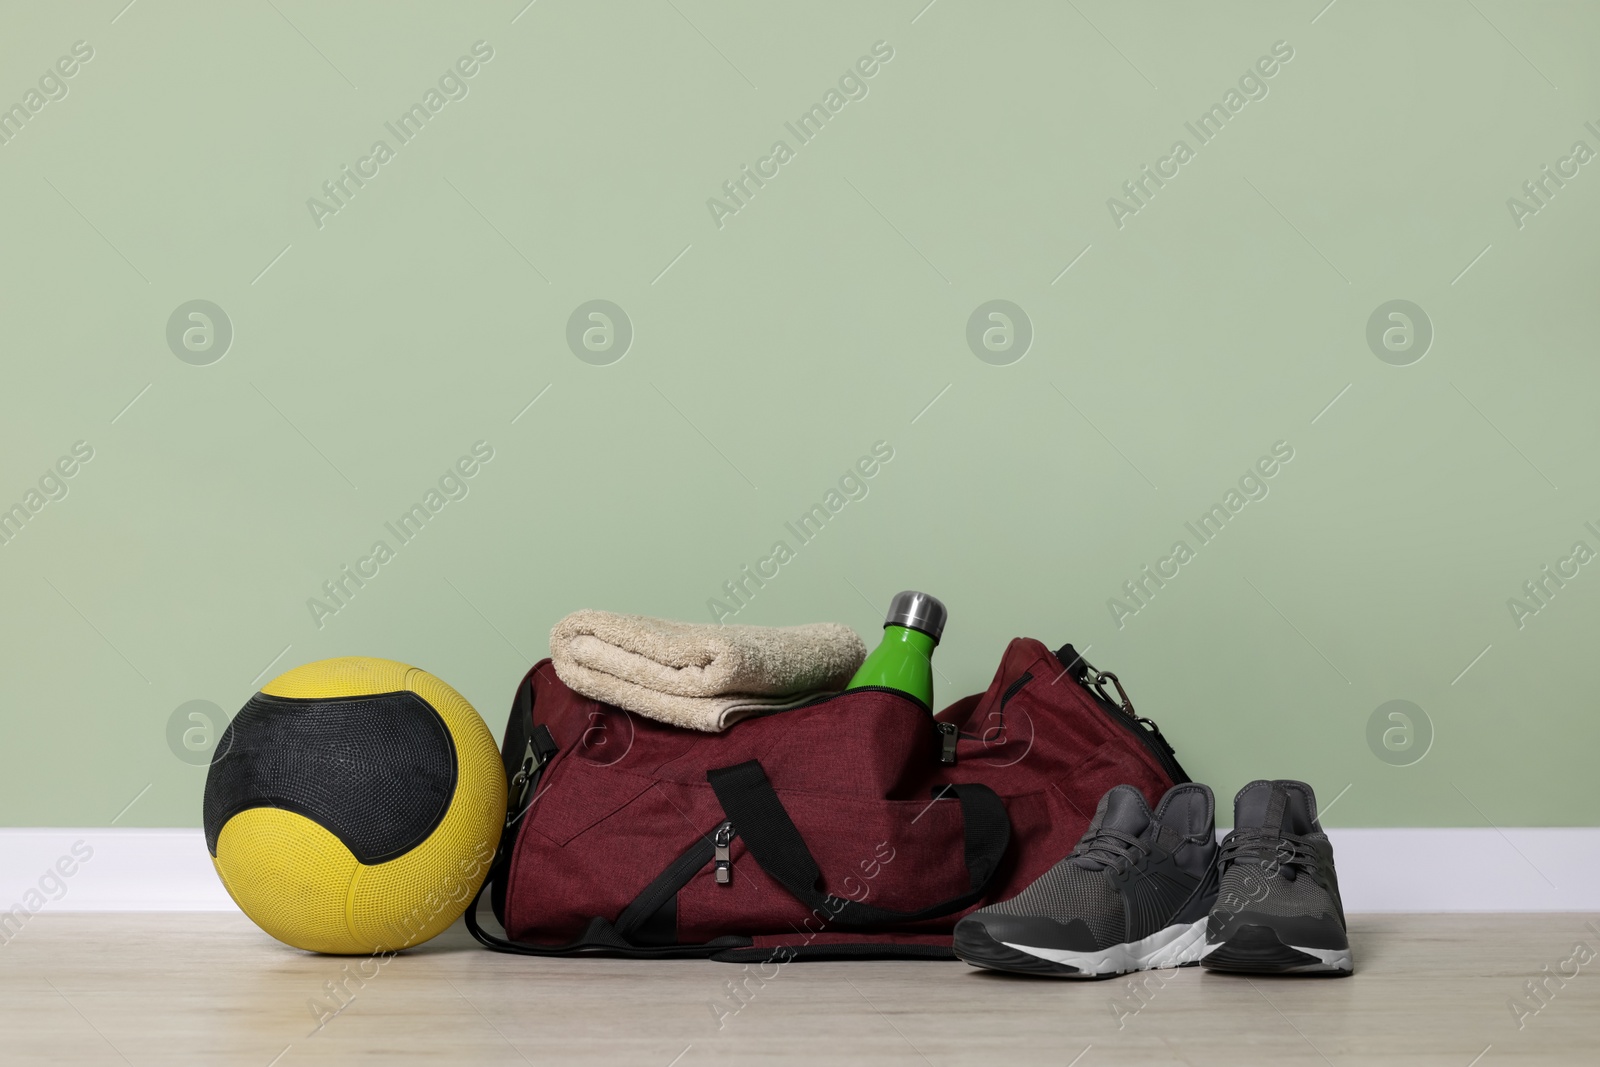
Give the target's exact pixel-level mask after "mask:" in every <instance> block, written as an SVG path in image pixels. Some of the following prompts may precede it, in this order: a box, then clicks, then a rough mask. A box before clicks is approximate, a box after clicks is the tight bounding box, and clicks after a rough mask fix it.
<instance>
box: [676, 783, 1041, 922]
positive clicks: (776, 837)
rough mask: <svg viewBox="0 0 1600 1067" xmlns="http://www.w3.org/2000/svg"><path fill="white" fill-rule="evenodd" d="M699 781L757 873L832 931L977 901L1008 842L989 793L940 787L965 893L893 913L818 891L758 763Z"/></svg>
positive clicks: (980, 788) (926, 915)
mask: <svg viewBox="0 0 1600 1067" xmlns="http://www.w3.org/2000/svg"><path fill="white" fill-rule="evenodd" d="M706 778H707V780H709V781H710V783H711V789H712V791H713V792H715V793H716V794H717V799H718V800H719V801H721V803H722V810H723V811H724V812H725V813H726V814H727V816H728V819H729V821H730V822H732V823H733V825H734V829H735V830H736V831H737V832H738V834H739V837H740V838H741V839H742V840H743V841H744V844H745V848H746V849H748V850H749V852H750V855H751V856H752V857H753V858H754V859H755V861H756V863H758V864H760V866H761V869H762V870H763V871H766V872H767V874H768V875H770V876H771V877H772V878H773V880H775V881H776V882H777V883H778V884H779V885H781V886H783V887H784V888H785V889H787V890H788V891H789V892H790V893H792V894H793V895H794V897H795V898H796V899H797V900H799V901H800V902H801V903H803V904H805V905H807V906H809V907H811V908H814V909H822V910H825V911H826V912H827V914H828V915H829V916H830V917H831V918H830V920H829V921H830V922H833V923H836V924H838V925H840V926H883V925H893V924H897V923H909V922H917V921H918V920H921V919H932V918H936V917H937V916H940V915H949V914H950V913H951V912H955V911H960V910H961V909H962V908H965V907H967V906H968V905H969V904H973V903H976V902H977V901H978V899H979V898H980V897H982V896H983V894H984V891H985V890H986V889H988V887H989V880H990V879H991V878H993V877H994V873H995V870H996V869H997V868H998V867H999V866H1000V859H1001V857H1002V856H1004V855H1005V851H1006V847H1007V846H1008V845H1009V844H1010V842H1011V820H1010V819H1009V818H1008V817H1007V816H1006V806H1005V803H1004V802H1003V801H1002V800H1001V799H1000V797H999V796H998V795H997V794H996V793H995V791H994V790H992V789H990V788H989V787H988V786H984V785H977V784H967V785H951V786H946V787H945V795H953V796H955V797H956V798H957V799H958V800H959V801H960V802H961V816H962V819H963V821H964V826H963V831H964V834H965V838H966V846H965V850H964V851H965V859H966V865H967V880H968V889H967V892H965V893H963V894H961V895H960V896H957V897H951V898H950V899H949V900H943V901H940V902H939V903H937V904H932V905H929V906H928V907H926V908H922V909H920V910H918V911H893V910H891V909H889V908H880V907H878V906H876V905H874V904H863V903H860V902H859V901H854V900H848V899H846V898H843V897H836V896H834V895H832V894H831V893H824V892H822V890H821V889H819V888H818V886H819V885H820V884H821V882H822V870H821V868H819V867H818V866H817V861H816V859H815V858H814V857H813V856H812V855H811V850H810V849H809V848H807V847H806V842H805V839H804V838H803V837H801V836H800V831H799V829H798V828H796V826H795V824H794V820H792V819H790V818H789V813H788V812H787V811H785V810H784V807H783V801H781V800H779V799H778V794H777V792H776V791H775V790H774V789H773V788H772V783H771V782H770V781H769V780H768V779H767V772H766V771H764V770H763V769H762V767H761V762H760V761H759V760H750V761H748V762H746V763H740V764H737V765H735V766H732V767H721V768H718V769H717V770H713V771H707V772H706Z"/></svg>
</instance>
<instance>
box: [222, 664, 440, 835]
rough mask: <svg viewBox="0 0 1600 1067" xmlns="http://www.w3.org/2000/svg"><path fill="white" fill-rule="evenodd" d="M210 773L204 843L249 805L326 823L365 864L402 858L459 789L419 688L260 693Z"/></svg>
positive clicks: (232, 728) (233, 726)
mask: <svg viewBox="0 0 1600 1067" xmlns="http://www.w3.org/2000/svg"><path fill="white" fill-rule="evenodd" d="M217 752H218V753H219V756H218V757H217V759H216V760H214V761H213V762H212V764H211V770H210V772H209V773H208V774H207V776H206V792H205V809H204V811H205V814H204V824H205V832H206V848H207V849H209V850H210V852H211V854H212V855H213V856H215V855H216V854H217V838H218V836H219V835H220V834H221V833H222V827H223V826H224V825H225V824H226V823H227V821H228V820H229V819H231V818H233V817H234V816H235V815H237V814H238V813H239V812H241V811H244V810H246V809H247V808H281V809H283V810H285V811H292V812H295V813H296V814H299V815H304V816H305V817H306V818H308V819H310V820H312V821H313V822H315V823H317V824H319V825H320V826H322V827H323V828H324V829H326V830H327V831H328V832H329V833H331V834H333V835H334V836H335V837H337V838H338V839H339V840H340V841H342V842H344V845H345V847H346V848H348V849H349V850H350V852H351V854H352V855H353V856H355V858H356V859H357V860H359V861H360V862H361V863H364V864H368V865H371V864H375V863H383V862H384V861H386V860H392V859H394V858H395V857H397V856H401V855H404V854H405V853H406V852H409V851H410V850H411V849H413V848H415V847H416V846H417V845H419V844H421V843H422V842H423V841H425V840H427V838H428V835H429V834H431V833H433V831H434V828H435V827H437V826H438V825H439V823H440V821H441V820H442V819H443V818H444V815H445V812H446V811H447V810H448V809H449V807H450V799H451V797H452V796H454V795H455V788H456V748H455V742H454V741H453V740H452V739H451V737H450V729H449V727H447V726H446V725H445V722H444V720H443V719H442V718H440V716H439V713H438V712H437V711H435V710H434V709H433V707H432V705H430V704H429V703H428V702H427V701H426V700H423V699H422V698H421V697H420V696H418V695H417V694H416V693H411V692H401V693H383V694H378V695H375V696H360V697H342V698H333V699H312V700H305V699H291V698H288V697H276V696H268V695H266V694H265V693H257V694H256V695H255V696H253V697H251V698H250V701H249V703H247V704H246V705H245V706H244V708H243V709H241V710H240V712H239V714H238V715H237V716H235V717H234V720H233V722H232V723H230V724H229V726H228V729H227V730H226V731H225V732H224V734H223V736H222V739H221V741H220V742H219V743H218V744H217Z"/></svg>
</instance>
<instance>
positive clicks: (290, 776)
mask: <svg viewBox="0 0 1600 1067" xmlns="http://www.w3.org/2000/svg"><path fill="white" fill-rule="evenodd" d="M505 814H506V774H505V768H504V767H503V766H502V765H501V762H500V753H499V752H498V751H497V750H496V748H495V743H494V738H493V737H491V736H490V734H489V728H488V727H487V726H486V725H484V722H483V719H482V718H480V717H479V715H478V713H477V712H476V711H474V710H473V707H472V705H471V704H468V703H467V701H466V699H465V698H463V697H462V696H461V694H460V693H457V692H456V691H455V690H454V689H451V688H450V687H449V686H448V685H445V684H444V683H443V682H441V681H440V680H439V679H437V678H435V677H434V676H433V675H431V674H429V673H427V672H426V671H423V670H419V669H417V668H416V667H408V666H407V665H406V664H404V663H396V662H394V661H393V660H386V659H368V658H365V657H360V656H351V657H346V658H343V659H327V660H322V661H321V662H318V663H308V664H306V665H305V666H303V667H296V668H295V669H294V670H292V671H289V672H287V673H286V674H281V675H279V676H278V677H277V678H274V679H273V680H272V681H271V682H270V683H268V684H267V685H266V686H263V687H262V689H261V692H259V693H257V694H256V695H255V696H253V697H251V698H250V700H249V702H248V703H246V704H245V706H244V707H243V708H242V709H241V710H240V712H239V714H238V715H237V716H235V718H234V720H233V722H232V723H231V724H229V726H228V728H227V730H226V731H224V732H223V735H222V737H221V739H220V740H219V741H218V742H217V749H216V754H215V755H214V756H213V757H212V761H211V768H210V771H209V772H208V774H207V776H206V791H205V817H204V823H205V834H206V847H207V848H208V849H209V850H210V852H211V860H212V863H213V864H214V865H215V866H216V868H217V874H218V875H219V876H221V878H222V884H223V885H224V886H226V887H227V890H228V893H229V895H230V896H232V897H233V899H234V902H235V903H237V904H238V905H239V907H240V908H241V909H242V910H243V911H244V913H245V914H246V915H248V916H250V918H251V919H253V920H255V922H256V924H257V925H258V926H260V927H261V928H262V929H263V930H265V931H266V932H267V933H269V934H271V935H272V936H273V937H275V938H277V939H278V940H279V941H283V942H285V943H286V944H290V945H293V946H294V947H296V948H302V949H308V950H310V951H313V952H332V953H352V954H354V953H371V952H382V951H391V952H392V951H398V950H400V949H403V948H409V947H411V946H413V945H419V944H421V943H422V942H424V941H426V940H428V939H429V938H430V937H433V936H434V935H435V934H438V933H439V932H440V931H442V930H444V929H445V928H447V927H448V926H449V925H450V924H451V923H453V922H455V920H456V919H457V918H458V917H459V916H460V915H461V913H462V912H463V911H465V910H466V907H467V905H468V904H469V903H470V902H471V901H472V899H473V897H474V896H475V895H476V894H477V892H478V888H479V886H480V885H482V883H483V880H484V877H485V875H487V873H488V868H489V862H490V860H492V859H493V857H494V852H495V848H496V846H497V845H498V844H499V841H500V829H501V826H502V825H503V824H504V822H505Z"/></svg>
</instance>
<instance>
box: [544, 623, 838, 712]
mask: <svg viewBox="0 0 1600 1067" xmlns="http://www.w3.org/2000/svg"><path fill="white" fill-rule="evenodd" d="M866 656H867V649H866V646H865V645H863V644H862V643H861V638H860V637H859V636H857V634H856V632H855V631H854V630H852V629H850V627H848V626H844V625H842V624H840V623H834V622H822V623H813V624H810V625H807V626H718V625H715V624H711V623H690V622H673V621H671V620H668V619H653V618H650V617H648V616H644V615H618V614H616V613H614V612H609V611H575V612H573V613H572V614H571V615H568V616H567V617H566V618H564V619H562V620H561V621H560V622H558V623H556V625H555V629H553V630H551V631H550V658H551V660H552V662H553V664H554V666H555V669H556V674H557V676H558V677H560V679H561V680H562V681H563V682H565V683H566V684H567V685H568V686H569V687H570V688H571V689H573V690H574V691H576V692H579V693H582V694H583V695H584V696H586V697H590V698H592V699H594V700H599V701H602V702H603V703H606V704H612V705H615V706H616V707H619V708H624V709H626V710H628V711H634V712H638V713H639V714H640V715H644V716H647V717H649V718H652V719H657V720H659V721H661V722H665V723H670V724H672V725H673V726H683V727H687V728H688V729H691V730H704V731H706V732H709V733H715V732H717V731H719V730H723V729H726V728H727V727H728V726H729V725H731V724H732V723H735V722H737V721H738V720H739V719H742V718H745V717H746V716H748V715H752V714H755V713H756V712H761V711H778V710H782V709H784V708H790V707H794V706H795V705H797V704H801V703H804V702H805V701H807V700H810V699H812V698H813V697H815V696H817V695H818V694H819V693H823V692H828V691H831V690H837V689H842V688H844V686H845V685H846V684H847V683H848V682H849V681H850V676H851V675H853V674H854V673H855V671H856V668H857V667H859V666H861V661H862V660H864V659H865V658H866Z"/></svg>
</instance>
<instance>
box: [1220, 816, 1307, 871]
mask: <svg viewBox="0 0 1600 1067" xmlns="http://www.w3.org/2000/svg"><path fill="white" fill-rule="evenodd" d="M1217 859H1218V862H1219V863H1223V864H1229V863H1239V862H1246V861H1253V862H1255V863H1257V864H1259V865H1261V866H1263V867H1270V868H1272V869H1273V871H1274V873H1277V874H1280V875H1282V876H1283V877H1284V878H1285V879H1287V880H1288V881H1291V882H1292V881H1294V879H1295V876H1296V873H1297V871H1306V872H1310V871H1313V870H1315V869H1316V867H1317V865H1318V864H1319V863H1320V862H1321V860H1320V858H1319V856H1318V853H1317V851H1316V849H1315V848H1314V847H1313V846H1312V844H1311V843H1310V842H1309V841H1307V840H1306V839H1305V838H1304V837H1301V836H1300V835H1298V834H1285V833H1272V832H1270V831H1267V830H1259V829H1253V830H1235V831H1233V832H1232V833H1230V834H1229V835H1228V836H1227V837H1225V838H1223V839H1222V848H1221V850H1220V852H1219V853H1218V856H1217Z"/></svg>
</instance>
